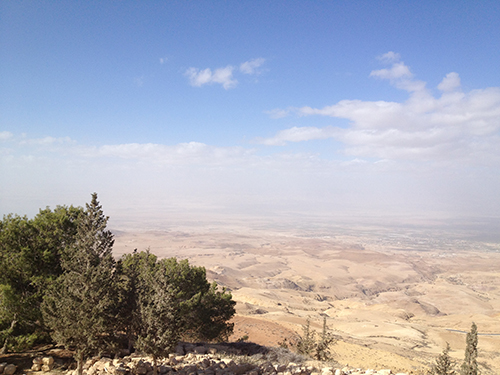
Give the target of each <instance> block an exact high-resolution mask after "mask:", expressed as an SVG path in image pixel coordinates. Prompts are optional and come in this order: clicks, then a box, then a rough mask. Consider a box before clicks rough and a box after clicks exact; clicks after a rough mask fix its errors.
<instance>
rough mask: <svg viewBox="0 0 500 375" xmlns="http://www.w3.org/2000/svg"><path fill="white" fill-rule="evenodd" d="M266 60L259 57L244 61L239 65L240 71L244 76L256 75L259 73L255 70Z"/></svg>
mask: <svg viewBox="0 0 500 375" xmlns="http://www.w3.org/2000/svg"><path fill="white" fill-rule="evenodd" d="M265 61H266V59H264V58H262V57H259V58H256V59H253V60H250V61H245V62H244V63H242V64H241V65H240V71H241V72H242V73H245V74H258V73H259V71H258V70H257V69H258V68H260V67H261V66H262V65H263V64H264V62H265Z"/></svg>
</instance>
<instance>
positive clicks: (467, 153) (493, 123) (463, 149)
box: [258, 52, 500, 164]
mask: <svg viewBox="0 0 500 375" xmlns="http://www.w3.org/2000/svg"><path fill="white" fill-rule="evenodd" d="M380 60H381V61H383V62H386V63H390V64H391V66H390V67H389V68H386V69H381V70H374V71H372V72H371V73H370V77H374V78H377V79H382V80H388V81H389V82H390V83H391V84H392V85H394V86H395V87H397V88H399V89H402V90H405V91H407V92H408V93H409V98H408V99H407V100H406V101H404V102H402V103H398V102H389V101H382V100H381V101H362V100H341V101H339V102H338V103H336V104H333V105H331V106H326V107H323V108H314V107H310V106H305V107H299V108H286V109H275V110H273V111H270V112H268V113H269V114H270V116H271V117H274V118H282V117H285V116H288V115H290V114H295V115H297V116H327V117H334V118H339V119H347V120H349V126H348V127H347V128H341V127H332V126H328V127H322V128H318V127H314V126H312V127H302V128H301V127H292V128H290V129H285V130H282V131H280V132H278V133H277V134H276V135H275V136H273V137H271V138H265V139H259V140H258V142H259V143H261V144H264V145H285V144H286V143H288V142H302V141H309V140H313V139H326V138H333V139H335V140H337V141H339V142H341V143H342V144H343V146H344V153H345V154H346V155H350V156H355V157H365V158H375V159H390V160H412V161H443V160H448V161H453V160H455V161H456V160H459V161H461V162H467V163H473V164H483V163H486V164H491V163H495V164H497V163H499V162H500V135H499V131H500V121H499V118H500V88H498V87H492V88H486V89H479V90H471V91H469V92H464V91H463V90H462V89H461V83H460V77H459V75H458V73H456V72H451V73H448V74H447V75H446V76H445V77H444V78H443V80H442V81H441V82H440V83H439V85H438V86H437V90H438V91H439V94H438V95H434V94H433V91H432V90H429V89H427V87H426V86H427V85H426V83H425V82H422V81H419V80H416V79H415V78H414V75H413V73H412V72H411V70H410V68H409V67H408V66H407V65H405V64H404V63H403V62H402V61H400V57H399V55H398V54H396V53H393V52H389V53H387V54H385V55H383V56H381V57H380Z"/></svg>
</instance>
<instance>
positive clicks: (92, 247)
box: [0, 193, 235, 374]
mask: <svg viewBox="0 0 500 375" xmlns="http://www.w3.org/2000/svg"><path fill="white" fill-rule="evenodd" d="M107 221H108V218H107V217H106V216H104V214H103V211H102V207H101V206H100V204H99V202H98V200H97V194H95V193H94V194H92V200H91V202H90V203H89V204H87V205H86V208H85V210H83V209H81V208H73V207H69V208H67V207H57V208H56V209H55V210H54V211H51V210H50V209H48V208H47V209H45V210H40V213H39V214H38V215H37V216H36V217H35V218H34V219H32V220H28V219H27V218H26V217H19V216H15V215H8V216H6V217H4V219H3V220H2V221H1V222H0V269H1V270H2V272H0V344H2V343H3V346H4V349H7V348H8V349H10V350H20V349H24V348H27V347H29V346H30V345H33V344H34V343H35V342H37V341H40V340H41V339H44V338H47V332H48V330H50V335H51V336H52V338H53V339H54V340H55V341H56V342H57V343H58V344H62V345H65V346H66V347H68V348H71V349H73V350H74V351H75V357H76V359H77V362H78V372H79V373H80V374H81V373H82V370H83V368H82V365H83V360H84V359H85V358H86V357H88V356H89V355H93V354H98V353H99V352H102V351H104V350H106V351H110V350H113V348H115V345H116V342H117V335H118V334H121V333H122V332H125V333H126V334H127V336H128V338H129V340H130V343H131V344H133V343H135V345H136V346H137V348H139V349H140V350H141V351H143V352H145V353H147V354H150V355H152V356H153V357H154V358H155V359H156V358H160V357H163V356H165V355H166V354H168V353H170V352H171V351H172V349H173V348H174V346H175V345H176V344H177V343H178V341H179V340H180V339H181V338H182V339H186V340H203V341H215V340H224V339H227V337H228V336H229V335H230V334H231V333H232V330H233V325H232V324H231V323H229V320H230V319H231V318H232V317H233V315H234V314H235V310H234V305H235V302H234V301H233V300H232V297H231V294H230V293H228V292H227V291H226V290H225V289H219V288H218V287H217V284H215V283H213V284H210V283H209V282H208V281H207V279H206V271H205V269H204V268H203V267H194V266H191V265H189V263H188V261H187V260H183V261H177V260H176V259H174V258H171V259H162V260H160V261H158V259H157V257H156V256H154V255H152V254H150V253H149V251H146V252H140V253H137V251H134V253H133V254H129V255H125V256H124V257H123V258H122V259H121V260H120V261H119V262H115V260H114V258H113V256H112V247H113V243H114V239H113V235H112V234H111V232H110V231H109V230H107V229H106V225H107ZM44 330H45V331H44Z"/></svg>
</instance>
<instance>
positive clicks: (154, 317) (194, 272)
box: [118, 251, 235, 368]
mask: <svg viewBox="0 0 500 375" xmlns="http://www.w3.org/2000/svg"><path fill="white" fill-rule="evenodd" d="M118 269H119V270H120V271H119V274H120V286H121V292H120V293H119V294H120V296H121V298H120V300H121V302H120V306H121V309H120V321H121V322H123V323H124V325H123V329H124V331H125V332H127V335H128V337H129V340H130V341H131V342H135V345H136V346H137V348H138V349H139V350H140V351H142V352H144V353H146V354H149V355H151V356H152V357H153V359H154V361H155V362H156V359H158V358H162V357H165V356H166V355H167V354H168V353H171V351H172V350H173V348H174V347H175V346H176V345H177V343H178V342H179V340H180V339H181V338H183V339H188V340H203V341H211V340H219V339H224V338H227V336H228V335H229V334H230V333H231V332H232V329H233V325H232V324H230V323H228V321H229V320H230V319H231V318H232V316H233V315H234V313H235V310H234V305H235V302H234V301H233V300H232V298H231V294H229V293H227V292H226V291H225V290H224V289H223V290H222V291H221V290H219V289H218V288H217V284H215V283H214V284H209V283H208V281H207V279H206V271H205V269H204V268H203V267H195V266H191V265H189V263H188V261H187V260H182V261H177V259H175V258H169V259H162V260H160V261H158V260H157V258H156V256H154V255H152V254H150V253H149V251H146V252H144V251H142V252H140V253H138V252H137V251H134V253H133V254H127V255H125V256H124V257H123V258H122V259H121V260H120V261H119V262H118ZM155 368H156V366H155Z"/></svg>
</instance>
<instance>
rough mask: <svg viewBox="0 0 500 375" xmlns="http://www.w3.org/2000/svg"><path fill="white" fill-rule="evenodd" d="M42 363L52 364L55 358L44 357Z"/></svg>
mask: <svg viewBox="0 0 500 375" xmlns="http://www.w3.org/2000/svg"><path fill="white" fill-rule="evenodd" d="M42 363H43V364H44V365H47V366H50V365H52V364H53V363H54V358H53V357H43V358H42Z"/></svg>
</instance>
